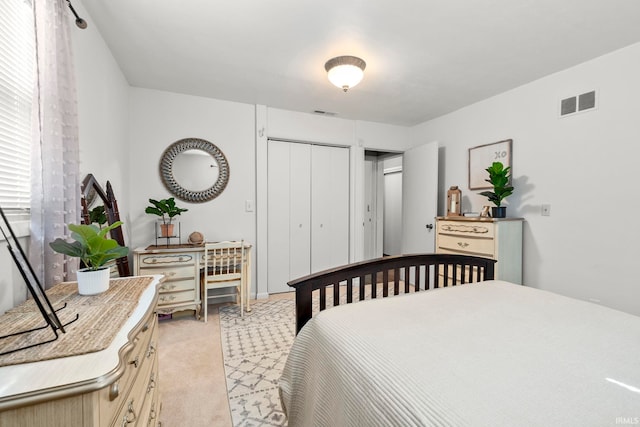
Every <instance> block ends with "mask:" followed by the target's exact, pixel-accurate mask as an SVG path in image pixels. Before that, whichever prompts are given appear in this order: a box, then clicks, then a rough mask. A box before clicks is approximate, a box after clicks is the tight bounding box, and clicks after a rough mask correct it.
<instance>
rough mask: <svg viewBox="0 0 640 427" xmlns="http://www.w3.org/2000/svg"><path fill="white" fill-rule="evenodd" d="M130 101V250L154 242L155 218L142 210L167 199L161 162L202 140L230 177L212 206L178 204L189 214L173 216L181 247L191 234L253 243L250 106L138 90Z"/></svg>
mask: <svg viewBox="0 0 640 427" xmlns="http://www.w3.org/2000/svg"><path fill="white" fill-rule="evenodd" d="M130 101H131V102H130V106H129V117H130V129H131V132H130V135H129V141H128V145H129V147H128V151H129V155H130V162H131V169H130V171H129V176H130V183H129V186H130V193H131V197H130V199H129V206H130V207H131V209H130V212H129V214H130V219H129V223H130V224H131V230H132V239H131V246H132V247H133V248H135V247H146V246H148V245H150V244H153V243H154V241H155V240H154V221H155V220H156V219H157V217H156V216H152V215H148V214H146V213H145V212H144V210H145V208H146V207H147V206H148V205H149V198H153V199H164V198H168V197H171V194H169V192H168V191H167V189H166V188H165V187H164V185H163V184H162V181H161V179H160V174H159V164H160V157H161V156H162V153H163V152H164V150H165V149H166V148H167V147H168V146H169V145H171V144H172V143H174V142H176V141H178V140H180V139H183V138H201V139H205V140H207V141H209V142H211V143H213V144H214V145H216V146H217V147H218V148H219V149H220V150H221V151H222V152H223V153H224V155H225V156H226V158H227V161H228V163H229V169H230V174H229V183H228V184H227V187H226V189H225V190H224V191H223V192H222V194H220V195H219V196H218V197H216V198H215V199H213V200H211V201H208V202H205V203H188V202H183V201H180V200H176V202H177V205H178V206H179V207H182V208H187V209H189V211H188V212H185V213H183V214H182V215H180V216H179V217H177V219H178V220H179V221H180V223H181V227H182V242H183V243H186V240H187V237H188V236H189V234H190V233H191V232H193V231H200V232H202V233H203V234H204V236H205V238H206V239H207V240H212V241H216V240H232V239H241V238H243V239H245V240H246V241H248V242H250V243H252V244H255V242H256V226H255V210H254V212H246V211H245V201H246V200H250V201H251V202H252V203H254V205H255V185H256V184H255V182H256V175H255V169H256V164H255V137H254V129H255V108H254V106H252V105H248V104H240V103H235V102H228V101H220V100H215V99H209V98H201V97H197V96H189V95H180V94H175V93H169V92H161V91H156V90H149V89H140V88H131V90H130ZM175 243H177V242H175ZM254 271H255V265H254ZM252 283H255V280H252Z"/></svg>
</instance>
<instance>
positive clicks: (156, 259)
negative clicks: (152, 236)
mask: <svg viewBox="0 0 640 427" xmlns="http://www.w3.org/2000/svg"><path fill="white" fill-rule="evenodd" d="M195 260H196V258H195V255H194V254H192V253H184V254H183V253H179V254H166V255H161V254H147V255H141V256H140V269H142V268H144V267H150V266H156V265H167V264H171V265H194V263H195Z"/></svg>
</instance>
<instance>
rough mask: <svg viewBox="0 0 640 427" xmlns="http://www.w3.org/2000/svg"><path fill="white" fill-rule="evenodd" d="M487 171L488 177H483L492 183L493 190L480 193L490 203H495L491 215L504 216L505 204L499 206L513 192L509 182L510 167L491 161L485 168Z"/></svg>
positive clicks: (505, 211)
mask: <svg viewBox="0 0 640 427" xmlns="http://www.w3.org/2000/svg"><path fill="white" fill-rule="evenodd" d="M485 170H486V171H487V172H489V179H485V181H487V182H488V183H490V184H491V185H493V191H483V192H481V193H480V195H482V196H485V197H486V198H488V199H489V201H490V202H491V203H493V204H494V205H496V206H495V207H493V208H491V216H492V217H494V218H504V217H506V216H507V215H506V214H507V208H506V206H501V205H502V201H503V200H504V199H505V198H506V197H508V196H510V195H511V194H513V186H511V185H509V184H510V183H511V175H510V172H511V167H510V166H507V167H506V168H505V167H504V165H503V164H502V163H501V162H493V164H492V165H491V166H489V167H488V168H486V169H485Z"/></svg>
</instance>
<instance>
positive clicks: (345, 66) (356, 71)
mask: <svg viewBox="0 0 640 427" xmlns="http://www.w3.org/2000/svg"><path fill="white" fill-rule="evenodd" d="M366 66H367V64H366V63H365V62H364V61H363V60H362V59H360V58H357V57H355V56H338V57H336V58H332V59H330V60H328V61H327V62H326V64H324V69H325V70H327V75H328V77H329V81H330V82H331V83H333V84H334V85H336V86H337V87H339V88H340V89H342V90H343V91H345V92H346V91H347V90H349V89H351V88H352V87H354V86H355V85H357V84H358V83H360V81H361V80H362V77H363V75H364V69H365V67H366Z"/></svg>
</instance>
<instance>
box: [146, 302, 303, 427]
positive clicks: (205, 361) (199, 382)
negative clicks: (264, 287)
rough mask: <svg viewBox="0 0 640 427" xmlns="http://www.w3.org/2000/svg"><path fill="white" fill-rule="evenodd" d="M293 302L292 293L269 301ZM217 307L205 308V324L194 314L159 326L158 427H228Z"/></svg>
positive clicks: (176, 315) (181, 315) (177, 316)
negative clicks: (160, 405) (159, 397)
mask: <svg viewBox="0 0 640 427" xmlns="http://www.w3.org/2000/svg"><path fill="white" fill-rule="evenodd" d="M280 298H293V293H284V294H278V295H272V296H270V297H269V299H280ZM220 306H221V304H215V305H214V304H210V305H209V319H208V322H207V323H204V322H203V321H202V320H196V319H195V317H194V316H193V311H183V312H179V313H174V315H173V318H172V319H167V320H161V321H160V324H159V343H158V357H159V360H158V362H159V364H160V368H159V369H160V393H161V399H162V410H161V412H160V420H161V421H162V427H182V426H189V427H228V426H231V425H232V423H231V414H230V412H229V404H228V402H227V389H226V383H225V376H224V365H223V360H222V346H221V343H220V317H219V315H218V308H219V307H220Z"/></svg>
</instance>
